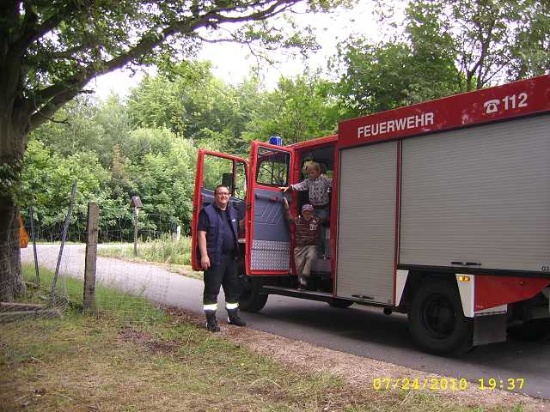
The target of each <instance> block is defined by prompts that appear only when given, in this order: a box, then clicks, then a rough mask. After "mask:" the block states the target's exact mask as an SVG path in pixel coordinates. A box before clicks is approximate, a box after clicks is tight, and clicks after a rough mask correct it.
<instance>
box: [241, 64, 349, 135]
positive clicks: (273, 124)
mask: <svg viewBox="0 0 550 412" xmlns="http://www.w3.org/2000/svg"><path fill="white" fill-rule="evenodd" d="M253 110H254V111H253V116H252V120H251V122H250V123H249V124H248V125H247V130H246V131H245V132H244V133H243V138H244V139H246V140H248V141H250V140H264V141H267V139H268V138H269V136H271V135H279V136H282V137H283V140H284V142H285V144H290V143H296V142H300V141H304V140H309V139H312V138H315V137H321V136H326V135H329V134H333V133H335V132H336V129H337V126H338V119H339V117H340V112H339V108H338V106H337V105H336V100H335V99H334V97H333V96H332V89H331V86H330V83H329V82H328V81H326V80H322V79H321V78H319V76H318V75H314V74H307V73H306V74H304V75H303V76H299V77H297V78H296V79H285V78H281V79H280V80H279V84H278V88H277V89H276V90H275V91H273V92H270V93H265V94H264V95H263V96H262V99H261V100H259V102H258V105H257V107H256V108H254V109H253Z"/></svg>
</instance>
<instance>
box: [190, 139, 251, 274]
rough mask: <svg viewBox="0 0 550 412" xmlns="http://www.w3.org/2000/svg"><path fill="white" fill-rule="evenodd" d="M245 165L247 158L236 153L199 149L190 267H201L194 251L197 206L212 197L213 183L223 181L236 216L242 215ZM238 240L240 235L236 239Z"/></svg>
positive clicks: (206, 202) (244, 192) (215, 184)
mask: <svg viewBox="0 0 550 412" xmlns="http://www.w3.org/2000/svg"><path fill="white" fill-rule="evenodd" d="M247 169H248V163H247V161H246V160H245V159H242V158H240V157H236V156H231V155H226V154H222V153H217V152H211V151H209V150H202V149H201V150H199V154H198V159H197V171H196V175H195V192H194V196H193V221H192V228H191V242H192V243H191V251H192V253H191V262H192V265H193V270H202V268H201V264H200V258H199V256H198V253H197V250H198V248H197V246H198V243H197V242H198V233H197V226H198V222H199V213H200V211H201V209H202V208H203V207H205V206H207V205H209V204H210V203H212V202H213V201H214V190H215V189H216V186H218V185H224V186H227V187H228V188H229V193H230V198H229V202H230V204H231V205H233V207H235V209H237V215H238V216H239V219H244V218H245V197H246V188H247V185H246V179H247ZM239 237H240V236H239ZM243 240H244V238H243ZM240 241H241V239H239V242H240Z"/></svg>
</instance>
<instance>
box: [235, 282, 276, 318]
mask: <svg viewBox="0 0 550 412" xmlns="http://www.w3.org/2000/svg"><path fill="white" fill-rule="evenodd" d="M241 281H242V292H241V297H240V298H239V308H240V309H241V310H242V311H244V312H259V311H260V310H262V309H263V308H264V306H265V304H266V302H267V298H268V296H269V295H268V294H267V293H262V291H261V290H262V282H261V280H260V279H256V278H251V277H249V276H243V277H242V278H241Z"/></svg>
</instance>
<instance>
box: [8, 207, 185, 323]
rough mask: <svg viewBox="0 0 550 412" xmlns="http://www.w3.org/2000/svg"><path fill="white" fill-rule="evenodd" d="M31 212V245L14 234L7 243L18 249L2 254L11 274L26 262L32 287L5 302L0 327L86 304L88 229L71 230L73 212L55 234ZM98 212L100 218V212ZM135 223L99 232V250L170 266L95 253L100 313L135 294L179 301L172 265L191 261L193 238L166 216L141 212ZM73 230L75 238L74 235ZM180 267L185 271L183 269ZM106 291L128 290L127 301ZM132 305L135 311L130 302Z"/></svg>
mask: <svg viewBox="0 0 550 412" xmlns="http://www.w3.org/2000/svg"><path fill="white" fill-rule="evenodd" d="M99 209H100V210H101V207H100V208H99ZM30 216H31V219H30V220H27V221H26V222H25V225H24V227H25V229H26V230H27V232H28V233H29V238H30V241H29V242H28V244H27V245H26V247H21V246H22V245H21V243H20V242H19V241H18V240H17V239H16V238H15V237H13V236H12V240H11V242H10V243H9V245H6V246H7V248H9V249H10V250H11V251H12V252H14V253H10V254H8V256H11V255H13V256H11V257H8V256H6V257H2V258H0V267H1V269H2V270H5V271H7V270H11V271H12V273H14V272H16V271H17V270H18V267H19V265H17V264H16V261H17V260H18V259H20V260H21V263H22V266H21V268H22V273H21V274H22V276H23V277H24V279H25V285H26V289H27V292H26V296H25V297H24V298H20V299H18V301H17V303H13V302H3V303H1V307H0V328H2V324H5V323H6V322H11V321H15V320H27V319H41V318H51V317H55V316H61V315H62V314H63V313H64V312H65V311H66V310H67V307H68V306H69V305H75V304H76V305H82V304H83V288H84V275H85V270H86V259H87V257H86V249H87V245H86V243H83V242H82V241H79V240H81V239H82V240H85V239H86V233H87V231H86V230H85V228H84V229H79V231H78V232H77V231H75V230H74V228H72V229H73V230H72V232H71V224H70V216H71V214H70V210H69V211H68V213H67V219H66V221H65V222H64V224H63V225H62V226H61V225H56V227H57V228H58V230H59V233H57V234H55V233H54V232H53V230H52V225H46V227H43V226H42V225H41V222H36V221H34V220H33V219H32V214H30ZM99 216H100V218H99V219H100V220H101V211H100V213H99ZM135 224H136V226H135V228H134V229H132V230H130V229H125V228H122V227H121V228H120V229H118V230H117V229H111V230H109V231H108V233H104V231H102V230H99V233H98V236H97V241H98V242H99V244H98V246H97V247H98V249H99V253H100V254H104V255H106V256H115V257H118V256H124V257H125V258H126V259H128V258H130V259H132V258H134V260H135V259H137V258H140V257H146V260H153V261H157V262H161V263H164V264H165V265H164V266H158V265H157V266H155V265H151V264H147V263H146V262H143V261H141V262H140V261H128V260H120V259H113V258H109V257H107V258H99V259H97V258H96V257H94V266H95V272H96V273H97V277H96V280H97V284H98V287H97V294H96V296H95V300H96V301H95V305H96V309H97V311H99V312H102V313H105V312H108V311H109V310H110V309H112V308H115V307H116V308H117V311H119V309H120V305H121V304H125V305H128V302H131V301H132V299H135V297H146V298H147V299H149V300H152V301H157V302H170V301H171V300H172V301H173V302H176V301H177V299H178V297H177V296H172V297H169V296H168V295H170V293H171V292H173V290H172V289H173V288H172V286H171V284H172V283H173V277H174V276H178V274H176V273H174V268H173V267H171V266H167V265H187V264H188V263H189V260H190V259H189V249H190V241H189V238H188V237H186V236H183V235H182V234H181V233H182V228H181V227H178V226H176V225H174V223H173V221H171V219H164V220H163V219H162V216H160V215H152V214H148V215H140V216H139V218H138V219H136V220H135ZM69 233H73V235H75V234H76V236H75V237H74V238H71V236H69ZM75 239H76V240H78V241H75ZM128 251H130V253H128ZM132 252H134V253H132ZM129 255H130V256H129ZM132 255H133V256H132ZM177 270H178V271H179V273H180V274H181V273H182V272H183V271H184V270H181V269H177ZM107 289H116V290H118V291H120V292H122V293H123V294H125V295H126V297H125V299H122V301H123V302H124V303H122V302H121V299H120V297H117V298H116V299H113V298H109V297H108V296H109V295H110V292H109V291H107ZM0 292H3V291H1V290H0ZM128 309H129V312H132V308H131V304H130V306H129V307H128ZM132 316H133V315H132Z"/></svg>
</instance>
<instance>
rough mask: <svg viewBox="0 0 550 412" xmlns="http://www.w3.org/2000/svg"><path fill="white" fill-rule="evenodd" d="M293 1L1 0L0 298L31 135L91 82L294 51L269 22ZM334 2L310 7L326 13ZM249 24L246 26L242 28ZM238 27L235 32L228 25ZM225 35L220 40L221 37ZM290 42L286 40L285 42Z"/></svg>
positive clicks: (315, 1)
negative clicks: (210, 54) (224, 46)
mask: <svg viewBox="0 0 550 412" xmlns="http://www.w3.org/2000/svg"><path fill="white" fill-rule="evenodd" d="M299 2H301V1H300V0H261V1H258V0H248V1H241V0H239V1H230V0H210V1H197V0H174V1H167V0H166V1H151V0H107V1H94V0H65V1H59V0H52V1H42V0H3V1H2V2H1V7H2V15H1V17H0V300H6V301H10V300H13V299H14V297H15V296H17V295H20V294H22V292H23V291H24V283H23V281H22V276H21V266H20V254H19V233H18V227H17V213H18V211H17V201H16V191H17V186H18V183H19V181H20V175H21V169H22V166H23V153H24V151H25V147H26V144H27V136H28V133H29V132H30V131H32V130H33V129H35V128H36V127H38V126H39V125H41V124H43V123H44V122H46V121H48V119H50V118H52V116H53V115H54V114H55V113H56V112H57V111H58V110H59V109H60V108H61V107H62V106H63V105H64V104H66V103H67V102H69V101H70V100H71V99H73V98H74V97H75V96H77V95H78V94H79V93H81V91H82V89H83V88H84V87H85V86H86V84H87V83H88V82H89V81H90V80H91V79H93V78H94V77H96V76H98V75H100V74H104V73H107V72H110V71H112V70H115V69H118V68H122V67H124V66H127V65H131V64H143V63H147V62H151V61H152V57H153V56H154V55H155V54H161V53H164V56H168V58H169V57H171V56H174V57H175V56H179V57H180V58H187V57H189V56H191V55H192V54H193V52H194V51H195V50H196V49H197V47H199V46H200V45H201V43H203V42H208V41H240V42H246V43H248V42H250V41H251V40H257V41H259V42H261V43H263V44H273V43H279V44H286V45H293V44H294V45H296V43H297V42H296V41H295V40H297V39H299V37H294V36H293V34H294V33H287V32H286V31H284V30H278V31H274V29H273V28H272V27H270V26H268V19H271V18H272V17H274V16H277V15H278V14H280V13H283V12H285V11H286V10H289V9H290V8H291V7H292V6H293V5H294V4H296V3H299ZM340 2H342V0H330V1H324V0H309V1H308V2H307V4H308V5H309V7H310V8H311V9H313V10H321V11H322V10H327V9H329V8H330V7H332V6H333V5H334V4H336V3H340ZM254 22H256V23H258V24H259V25H260V26H259V27H258V26H251V25H250V24H247V23H254ZM231 24H238V25H240V26H239V27H238V29H236V30H234V31H231V30H222V29H227V27H226V26H227V25H231ZM224 34H228V37H225V38H224ZM293 40H294V41H293Z"/></svg>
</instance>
